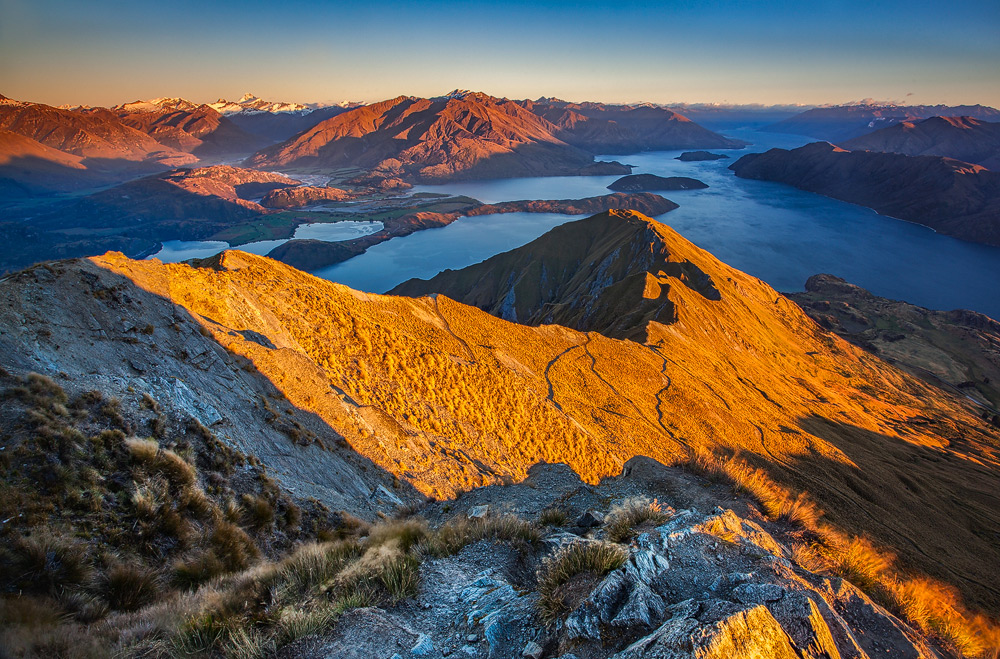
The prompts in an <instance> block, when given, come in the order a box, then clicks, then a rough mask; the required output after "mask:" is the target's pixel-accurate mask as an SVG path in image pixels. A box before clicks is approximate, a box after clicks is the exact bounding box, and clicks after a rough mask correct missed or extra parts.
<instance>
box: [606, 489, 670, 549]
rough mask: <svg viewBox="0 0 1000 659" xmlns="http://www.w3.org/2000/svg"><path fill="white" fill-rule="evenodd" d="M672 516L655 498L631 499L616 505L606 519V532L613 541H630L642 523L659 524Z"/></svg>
mask: <svg viewBox="0 0 1000 659" xmlns="http://www.w3.org/2000/svg"><path fill="white" fill-rule="evenodd" d="M669 518H670V516H669V515H668V514H667V513H666V512H665V511H664V510H663V506H661V505H660V504H659V502H657V501H656V500H655V499H654V500H653V501H650V500H649V499H646V498H636V499H629V500H628V501H625V502H624V503H622V504H620V505H618V506H615V507H614V508H612V509H611V511H610V512H608V515H607V517H606V518H605V520H604V532H605V533H606V534H607V538H608V540H610V541H611V542H628V541H629V540H631V539H632V538H634V537H635V535H636V533H637V531H638V529H639V527H640V526H642V525H644V524H645V525H648V526H657V525H659V524H663V523H664V522H666V521H667V520H668V519H669Z"/></svg>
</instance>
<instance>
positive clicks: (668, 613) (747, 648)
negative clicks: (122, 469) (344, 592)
mask: <svg viewBox="0 0 1000 659" xmlns="http://www.w3.org/2000/svg"><path fill="white" fill-rule="evenodd" d="M634 462H636V463H637V462H639V461H638V460H636V461H634ZM647 462H648V461H647ZM629 466H635V467H637V468H638V469H641V470H644V471H645V472H647V474H655V476H656V481H655V482H656V483H658V484H659V486H662V485H663V484H665V483H666V484H670V485H672V486H674V487H677V488H678V489H679V491H680V490H682V489H683V487H684V486H689V487H695V488H697V487H698V486H697V485H695V484H693V483H690V482H687V479H689V478H690V477H689V476H685V475H683V474H681V473H678V470H672V469H668V468H664V467H663V466H662V465H657V464H655V463H652V464H646V465H641V466H640V465H633V463H629V465H627V466H626V468H625V471H624V472H623V474H622V475H621V476H619V477H616V478H612V479H607V481H606V482H604V483H602V484H601V485H600V486H599V487H597V488H591V490H592V491H588V489H587V488H586V487H581V485H582V484H580V483H579V481H578V480H576V482H575V484H574V482H573V481H574V480H575V476H574V475H573V474H572V472H569V474H568V475H567V474H564V473H560V472H562V470H563V469H564V468H562V467H561V466H559V465H553V466H545V467H538V468H535V469H534V470H532V472H531V475H530V476H529V477H528V481H526V483H525V484H523V485H519V486H511V487H506V488H491V490H492V491H483V492H471V493H469V494H468V495H467V497H468V498H473V499H475V500H477V501H487V500H489V501H494V502H495V503H496V507H497V508H499V509H501V510H507V511H510V512H512V513H514V514H519V515H524V510H525V507H530V508H531V509H543V508H545V507H546V506H549V505H551V499H552V498H558V499H559V501H560V502H561V503H560V505H561V506H563V507H565V508H566V509H567V510H568V511H569V512H571V513H575V512H576V511H577V510H578V509H579V507H580V506H582V505H586V504H587V503H588V502H590V501H593V500H602V499H603V500H607V499H611V500H612V501H615V500H618V501H620V497H621V496H622V493H623V492H631V493H632V494H633V495H635V494H636V493H642V494H643V495H646V496H650V495H652V494H653V490H656V489H657V486H653V487H652V489H650V485H649V484H647V483H646V482H644V481H643V480H642V479H641V478H633V477H631V476H630V475H629V471H630V470H629ZM543 483H544V484H545V485H547V486H548V487H553V488H554V489H553V490H541V489H540V488H541V486H542V484H543ZM532 487H533V488H536V489H535V490H531V489H530V488H532ZM539 492H541V494H539ZM529 493H530V494H529ZM715 496H719V498H721V495H712V497H711V499H714V497H715ZM730 501H732V499H730ZM442 505H443V504H442ZM708 505H710V503H709V501H703V502H702V503H701V504H700V506H702V507H705V506H708ZM433 508H434V507H431V509H428V510H427V512H429V513H431V514H435V511H434V510H433ZM667 510H668V511H669V512H668V514H669V515H670V519H669V520H668V521H667V522H666V523H664V524H661V525H659V526H656V527H651V528H648V529H646V530H645V531H643V532H642V533H640V534H639V535H638V537H637V538H636V539H635V540H634V541H633V542H632V543H630V544H628V545H627V547H625V550H626V559H625V562H624V564H623V565H622V567H620V568H618V569H616V570H614V571H612V572H610V573H609V574H608V575H607V576H605V577H604V578H603V579H602V578H598V579H596V580H593V579H592V580H591V581H590V582H589V583H591V584H592V585H590V586H589V587H587V588H586V590H584V591H583V592H582V593H580V603H579V604H578V605H576V606H575V607H574V608H572V610H570V611H568V612H567V613H564V614H563V615H561V616H560V617H559V618H558V619H557V620H556V621H555V622H554V623H553V624H551V625H544V624H542V623H541V622H540V615H539V614H540V599H539V595H538V593H537V591H536V584H535V583H533V580H532V579H531V578H530V577H525V576H524V571H525V570H524V566H525V565H538V566H540V567H539V568H538V574H539V575H541V574H543V573H544V571H545V566H546V564H547V562H550V561H552V560H554V559H555V557H556V556H558V555H559V554H560V553H561V552H562V551H565V550H566V549H567V548H568V547H570V546H578V545H584V546H586V545H591V544H596V545H606V544H607V540H606V539H604V533H605V532H604V530H603V529H602V528H595V529H573V530H566V529H551V530H550V531H549V532H548V533H547V534H546V535H545V536H543V538H542V540H541V542H540V543H539V544H538V546H537V548H530V547H528V548H524V547H522V548H521V550H520V551H517V550H515V549H514V548H512V547H510V546H506V545H504V544H500V543H493V542H488V541H486V542H479V543H475V544H472V545H470V546H468V547H466V548H465V549H463V550H462V551H461V552H460V553H458V555H456V556H454V557H448V558H440V559H430V560H428V561H426V562H425V563H424V565H423V566H422V567H421V585H420V589H419V592H418V593H417V596H416V598H415V601H414V602H412V603H407V604H403V605H401V606H397V607H392V608H387V609H375V608H369V609H361V610H358V611H354V612H352V613H349V614H347V615H345V616H344V617H343V618H341V619H340V620H339V621H338V622H337V625H336V627H335V629H334V630H333V631H332V632H330V633H326V634H320V635H318V636H316V637H313V638H310V639H305V640H303V641H300V642H299V643H297V644H295V645H292V646H290V647H288V648H286V649H285V650H284V651H283V652H282V654H281V655H280V656H281V657H282V658H283V659H289V658H291V657H302V658H303V659H318V658H319V657H325V656H330V655H337V656H345V657H355V656H356V657H362V656H365V657H368V656H376V657H377V656H385V657H391V656H393V653H398V656H400V657H403V656H418V657H433V658H435V659H438V658H442V657H448V656H452V655H456V654H457V655H458V656H465V657H470V659H472V658H476V659H500V658H504V657H564V658H568V657H577V658H587V659H606V658H609V657H610V658H612V659H663V658H669V659H688V658H690V659H695V658H697V659H730V658H733V657H740V658H742V657H751V658H753V657H756V658H759V659H773V658H787V659H802V658H803V657H805V658H807V659H847V658H852V657H853V658H855V659H866V658H868V657H875V656H894V657H907V658H910V659H936V658H937V657H938V656H939V655H938V654H937V653H936V651H935V650H934V649H933V648H932V647H931V646H930V645H929V644H928V642H927V641H926V640H925V639H924V637H923V636H922V635H921V634H919V633H918V632H916V631H914V630H913V629H912V628H911V627H909V626H908V625H907V624H906V623H904V622H903V621H901V620H900V619H898V618H897V617H895V616H893V615H892V614H891V613H889V612H888V611H886V610H885V609H883V608H882V607H881V606H879V605H878V604H876V603H875V602H873V601H872V600H871V599H870V598H869V597H868V596H867V595H865V594H864V593H863V592H861V591H860V590H859V589H857V588H856V587H855V586H853V585H852V584H850V583H849V582H847V581H844V580H842V579H840V578H837V577H829V576H825V575H819V574H816V573H813V572H811V571H809V570H808V569H806V568H804V567H803V566H801V565H799V564H798V563H796V562H795V561H794V560H793V559H792V558H791V557H792V552H791V551H790V550H789V548H788V547H787V546H786V545H784V544H783V543H782V542H781V541H779V540H778V539H776V538H775V537H774V536H773V535H772V534H771V533H770V532H769V531H768V530H767V529H766V528H764V526H762V523H764V522H763V521H761V522H757V521H753V520H752V519H749V518H748V517H747V516H741V515H739V514H737V513H736V512H734V511H733V510H731V509H723V508H721V507H716V508H715V509H714V510H699V509H697V508H694V507H692V508H687V509H680V510H677V511H674V509H673V508H668V509H667ZM491 514H492V513H491ZM581 583H587V582H581ZM352 653H354V654H352Z"/></svg>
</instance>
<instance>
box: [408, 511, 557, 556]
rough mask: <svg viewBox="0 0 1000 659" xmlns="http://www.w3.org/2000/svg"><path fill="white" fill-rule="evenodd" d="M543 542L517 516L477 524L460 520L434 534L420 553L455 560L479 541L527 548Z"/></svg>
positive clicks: (506, 516)
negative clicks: (493, 541) (468, 547)
mask: <svg viewBox="0 0 1000 659" xmlns="http://www.w3.org/2000/svg"><path fill="white" fill-rule="evenodd" d="M541 538H542V535H541V533H540V532H539V531H538V529H537V528H536V527H535V526H534V525H532V524H531V523H530V522H527V521H525V520H523V519H521V518H519V517H515V516H514V515H500V516H498V517H486V518H483V519H475V520H470V519H468V518H466V517H464V516H460V517H456V518H454V519H452V520H451V521H449V522H448V523H447V524H444V525H443V526H441V528H439V529H438V530H437V531H435V532H434V533H433V534H432V535H431V536H430V537H429V538H428V539H427V540H426V542H425V543H424V544H423V545H422V546H421V549H422V551H424V552H425V553H428V554H430V555H432V556H438V557H444V556H453V555H454V554H457V553H458V552H460V551H462V548H463V547H465V546H466V545H470V544H472V543H473V542H478V541H479V540H496V541H500V542H510V543H514V544H519V545H521V546H524V547H527V546H531V545H534V544H537V543H538V542H539V541H540V540H541Z"/></svg>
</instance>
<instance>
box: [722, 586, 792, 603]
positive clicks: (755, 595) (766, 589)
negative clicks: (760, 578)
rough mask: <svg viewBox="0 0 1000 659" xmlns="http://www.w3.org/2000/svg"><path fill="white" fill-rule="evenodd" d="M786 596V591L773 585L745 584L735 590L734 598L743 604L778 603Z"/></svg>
mask: <svg viewBox="0 0 1000 659" xmlns="http://www.w3.org/2000/svg"><path fill="white" fill-rule="evenodd" d="M784 596H785V589H784V588H782V587H781V586H778V585H776V584H773V583H743V584H740V585H739V586H737V587H736V588H733V597H735V598H736V599H737V600H738V601H740V602H742V603H743V604H750V605H752V604H765V603H767V602H777V601H778V600H780V599H781V598H782V597H784Z"/></svg>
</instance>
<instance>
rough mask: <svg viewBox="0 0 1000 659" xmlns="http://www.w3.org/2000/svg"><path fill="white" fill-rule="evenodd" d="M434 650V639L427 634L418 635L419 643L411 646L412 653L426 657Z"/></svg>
mask: <svg viewBox="0 0 1000 659" xmlns="http://www.w3.org/2000/svg"><path fill="white" fill-rule="evenodd" d="M433 651H434V641H432V640H431V637H430V636H428V635H427V634H420V635H419V636H418V637H417V643H416V645H414V646H413V647H412V648H410V654H412V655H414V656H417V657H426V656H427V655H429V654H430V653H431V652H433Z"/></svg>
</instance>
